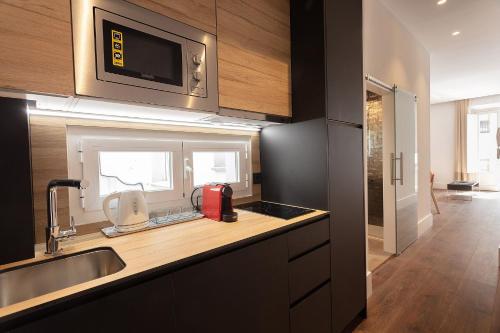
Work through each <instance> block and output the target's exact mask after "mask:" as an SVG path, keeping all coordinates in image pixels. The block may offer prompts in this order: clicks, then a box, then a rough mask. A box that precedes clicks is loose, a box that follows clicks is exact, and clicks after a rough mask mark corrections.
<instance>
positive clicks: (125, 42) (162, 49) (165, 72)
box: [102, 20, 183, 87]
mask: <svg viewBox="0 0 500 333" xmlns="http://www.w3.org/2000/svg"><path fill="white" fill-rule="evenodd" d="M102 32H103V42H104V69H105V71H106V72H108V73H113V74H118V75H125V76H129V77H136V78H139V79H143V80H149V81H154V82H160V83H165V84H169V85H174V86H179V87H182V86H183V73H182V67H183V65H182V45H181V44H179V43H175V42H173V41H170V40H166V39H162V38H160V37H157V36H153V35H150V34H147V33H144V32H142V31H137V30H134V29H131V28H129V27H125V26H122V25H119V24H116V23H113V22H110V21H107V20H103V21H102Z"/></svg>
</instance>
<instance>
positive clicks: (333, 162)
mask: <svg viewBox="0 0 500 333" xmlns="http://www.w3.org/2000/svg"><path fill="white" fill-rule="evenodd" d="M328 140H329V155H328V158H329V161H330V163H329V165H328V167H329V176H330V181H329V185H330V195H329V200H330V210H331V211H332V212H333V214H332V215H331V219H332V220H333V221H332V224H331V226H332V228H331V229H330V237H331V238H330V241H331V244H332V296H333V297H332V309H333V310H332V311H333V321H332V322H333V332H342V331H343V330H344V328H345V327H346V325H348V324H349V323H350V322H351V321H352V320H353V319H354V318H356V316H357V315H358V314H360V313H361V312H362V311H363V310H364V309H365V308H366V261H365V260H366V258H365V256H366V252H365V249H366V248H365V246H366V240H365V216H364V211H365V209H364V182H363V129H361V128H359V127H355V126H348V125H345V124H340V123H334V122H331V123H329V124H328Z"/></svg>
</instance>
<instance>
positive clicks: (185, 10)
mask: <svg viewBox="0 0 500 333" xmlns="http://www.w3.org/2000/svg"><path fill="white" fill-rule="evenodd" d="M128 1H129V2H131V3H134V4H136V5H138V6H141V7H144V8H146V9H149V10H151V11H153V12H156V13H158V14H161V15H164V16H167V17H170V18H173V19H175V20H177V21H180V22H183V23H186V24H189V25H191V26H193V27H196V28H198V29H201V30H204V31H207V32H210V33H212V34H215V33H216V20H215V0H128Z"/></svg>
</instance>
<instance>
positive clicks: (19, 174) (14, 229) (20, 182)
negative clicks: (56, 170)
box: [0, 97, 34, 264]
mask: <svg viewBox="0 0 500 333" xmlns="http://www.w3.org/2000/svg"><path fill="white" fill-rule="evenodd" d="M26 103H27V102H26V101H25V100H20V99H13V98H4V97H0V142H1V143H2V145H1V147H2V157H1V158H0V175H1V176H2V181H1V182H0V211H1V218H0V264H5V263H9V262H14V261H18V260H22V259H27V258H32V257H33V256H34V215H33V198H32V186H31V151H30V135H29V121H28V113H27V107H26Z"/></svg>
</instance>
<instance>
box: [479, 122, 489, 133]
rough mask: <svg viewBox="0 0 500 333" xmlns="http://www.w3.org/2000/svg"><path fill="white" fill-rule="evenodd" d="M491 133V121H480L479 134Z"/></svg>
mask: <svg viewBox="0 0 500 333" xmlns="http://www.w3.org/2000/svg"><path fill="white" fill-rule="evenodd" d="M489 132H490V121H489V120H481V121H479V133H489Z"/></svg>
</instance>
